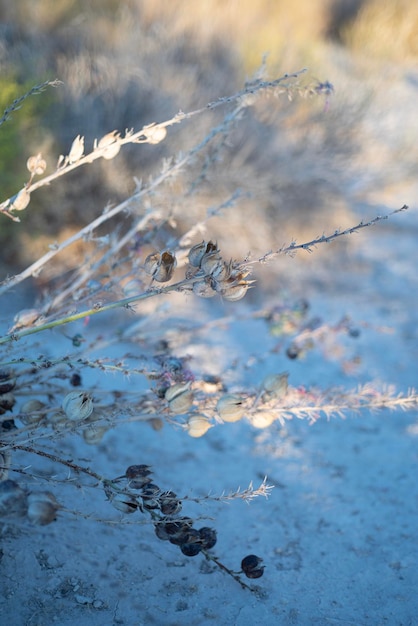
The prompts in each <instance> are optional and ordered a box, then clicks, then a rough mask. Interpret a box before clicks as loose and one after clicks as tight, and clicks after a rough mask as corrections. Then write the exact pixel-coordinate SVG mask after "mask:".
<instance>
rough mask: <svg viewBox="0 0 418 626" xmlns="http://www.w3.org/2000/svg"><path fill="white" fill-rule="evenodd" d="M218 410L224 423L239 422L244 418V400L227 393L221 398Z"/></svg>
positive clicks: (217, 406)
mask: <svg viewBox="0 0 418 626" xmlns="http://www.w3.org/2000/svg"><path fill="white" fill-rule="evenodd" d="M216 409H217V411H218V413H219V416H220V418H221V419H222V421H224V422H238V421H239V420H240V419H242V418H243V417H244V413H245V408H244V398H242V397H241V396H239V395H238V394H235V393H227V394H225V395H224V396H221V397H220V398H219V400H218V402H217V404H216Z"/></svg>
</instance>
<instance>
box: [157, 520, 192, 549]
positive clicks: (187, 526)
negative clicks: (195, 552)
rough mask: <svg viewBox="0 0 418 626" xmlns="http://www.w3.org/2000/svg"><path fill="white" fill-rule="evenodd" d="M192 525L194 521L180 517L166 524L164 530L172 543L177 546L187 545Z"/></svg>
mask: <svg viewBox="0 0 418 626" xmlns="http://www.w3.org/2000/svg"><path fill="white" fill-rule="evenodd" d="M192 525H193V520H191V519H190V518H189V517H179V518H178V519H176V520H171V521H167V522H166V523H165V524H164V529H165V531H166V533H167V535H168V536H169V541H170V543H173V544H174V545H176V546H179V545H181V544H182V543H186V542H187V540H188V536H189V531H190V530H191V528H192Z"/></svg>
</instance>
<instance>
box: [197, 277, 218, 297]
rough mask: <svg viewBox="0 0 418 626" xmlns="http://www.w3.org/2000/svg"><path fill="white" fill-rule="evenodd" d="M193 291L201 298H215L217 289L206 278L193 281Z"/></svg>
mask: <svg viewBox="0 0 418 626" xmlns="http://www.w3.org/2000/svg"><path fill="white" fill-rule="evenodd" d="M193 293H194V294H195V295H196V296H198V297H199V298H213V296H216V291H215V290H214V289H213V288H212V286H211V285H210V284H209V283H208V282H207V281H206V280H198V281H196V282H195V283H193Z"/></svg>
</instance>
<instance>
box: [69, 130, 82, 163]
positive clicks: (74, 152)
mask: <svg viewBox="0 0 418 626" xmlns="http://www.w3.org/2000/svg"><path fill="white" fill-rule="evenodd" d="M83 153H84V137H82V136H81V135H77V137H76V138H75V139H74V141H73V143H72V145H71V148H70V152H69V155H68V162H69V163H76V162H77V161H79V160H80V159H81V157H82V156H83Z"/></svg>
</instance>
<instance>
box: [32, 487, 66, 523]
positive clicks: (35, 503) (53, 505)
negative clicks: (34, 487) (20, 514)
mask: <svg viewBox="0 0 418 626" xmlns="http://www.w3.org/2000/svg"><path fill="white" fill-rule="evenodd" d="M60 508H61V507H60V505H59V504H58V502H57V501H56V499H55V496H54V495H53V494H52V493H51V492H50V491H41V492H40V493H30V494H29V495H28V510H27V513H26V516H27V518H28V519H29V521H31V522H32V524H38V525H39V526H46V525H47V524H50V523H51V522H53V521H54V520H55V519H56V516H57V511H58V510H59V509H60Z"/></svg>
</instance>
